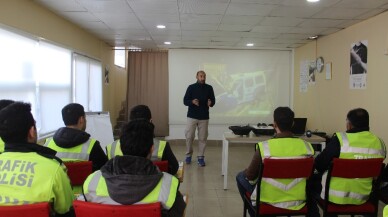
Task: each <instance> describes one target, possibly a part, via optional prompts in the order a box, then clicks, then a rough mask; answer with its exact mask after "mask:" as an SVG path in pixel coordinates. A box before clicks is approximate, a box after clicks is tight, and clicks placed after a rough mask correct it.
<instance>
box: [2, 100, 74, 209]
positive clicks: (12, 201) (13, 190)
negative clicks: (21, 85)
mask: <svg viewBox="0 0 388 217" xmlns="http://www.w3.org/2000/svg"><path fill="white" fill-rule="evenodd" d="M0 136H1V138H2V139H3V140H4V141H5V152H4V153H2V154H1V155H0V162H1V169H0V176H1V179H2V183H1V185H0V195H1V200H0V206H7V205H23V204H33V203H38V202H49V203H51V204H52V208H53V210H54V211H55V213H56V214H57V216H74V213H73V210H72V203H73V198H74V196H73V191H72V189H71V186H70V180H69V178H68V176H67V174H66V172H65V169H64V166H63V165H62V161H61V160H60V159H59V158H57V157H56V156H55V153H56V152H55V151H54V150H52V149H49V148H46V147H43V146H41V145H38V144H36V141H37V132H36V126H35V120H34V118H33V116H32V114H31V105H30V104H27V103H22V102H15V103H13V104H11V105H9V106H7V107H5V108H4V109H2V110H1V111H0ZM26 215H28V213H26Z"/></svg>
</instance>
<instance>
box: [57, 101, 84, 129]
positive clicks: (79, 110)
mask: <svg viewBox="0 0 388 217" xmlns="http://www.w3.org/2000/svg"><path fill="white" fill-rule="evenodd" d="M82 116H85V110H84V107H83V106H82V105H81V104H78V103H70V104H68V105H66V106H65V107H63V109H62V119H63V123H65V125H66V126H69V125H76V124H77V123H78V119H79V118H80V117H82Z"/></svg>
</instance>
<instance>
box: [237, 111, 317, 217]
mask: <svg viewBox="0 0 388 217" xmlns="http://www.w3.org/2000/svg"><path fill="white" fill-rule="evenodd" d="M273 118H274V123H273V127H274V129H275V131H276V135H275V136H274V138H272V139H270V140H267V141H264V142H260V143H258V144H257V147H258V149H257V151H256V152H255V154H254V155H253V159H252V161H251V163H250V165H249V167H248V168H247V169H245V170H244V171H242V172H240V173H239V174H238V175H237V177H236V181H237V187H238V189H239V192H240V194H241V197H244V195H245V193H247V192H248V193H249V194H251V195H252V196H251V198H252V199H256V195H255V194H254V193H253V192H254V190H255V186H256V182H257V178H258V176H259V169H260V164H262V161H263V159H264V158H271V157H277V158H284V159H287V158H306V157H311V156H313V155H314V149H313V147H312V146H311V144H310V143H308V142H306V141H304V140H302V139H300V138H294V137H293V134H292V132H291V127H292V125H293V121H294V112H293V111H292V110H291V109H290V108H288V107H278V108H276V109H275V111H274V114H273ZM292 181H293V180H291V179H290V180H287V181H285V180H284V179H283V180H282V182H283V183H284V182H286V183H287V184H288V183H290V182H292ZM301 185H306V180H302V181H301V182H299V183H298V184H297V185H295V186H294V187H292V188H290V189H288V190H283V189H280V188H278V187H276V185H273V184H271V183H270V182H266V181H263V182H262V183H261V186H260V189H261V191H260V193H261V194H260V200H261V202H265V203H268V204H271V205H273V206H275V207H280V208H284V209H291V210H299V209H301V208H302V207H303V206H304V205H305V204H306V194H305V192H300V191H298V189H301V188H300V186H301ZM302 188H303V189H304V187H302ZM255 192H256V191H255ZM279 192H284V195H282V194H281V193H279ZM250 215H251V216H254V213H250Z"/></svg>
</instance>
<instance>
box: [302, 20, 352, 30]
mask: <svg viewBox="0 0 388 217" xmlns="http://www.w3.org/2000/svg"><path fill="white" fill-rule="evenodd" d="M346 21H347V20H339V19H335V20H333V19H309V20H304V21H303V22H302V23H301V24H299V25H298V27H327V28H332V27H337V26H339V25H340V24H341V23H344V22H346Z"/></svg>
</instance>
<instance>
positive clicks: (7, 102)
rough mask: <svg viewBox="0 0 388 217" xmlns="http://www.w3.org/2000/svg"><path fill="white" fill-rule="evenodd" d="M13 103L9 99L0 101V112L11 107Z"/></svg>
mask: <svg viewBox="0 0 388 217" xmlns="http://www.w3.org/2000/svg"><path fill="white" fill-rule="evenodd" d="M14 102H15V101H13V100H10V99H0V110H1V109H3V108H5V107H7V106H9V105H11V104H12V103H14Z"/></svg>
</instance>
